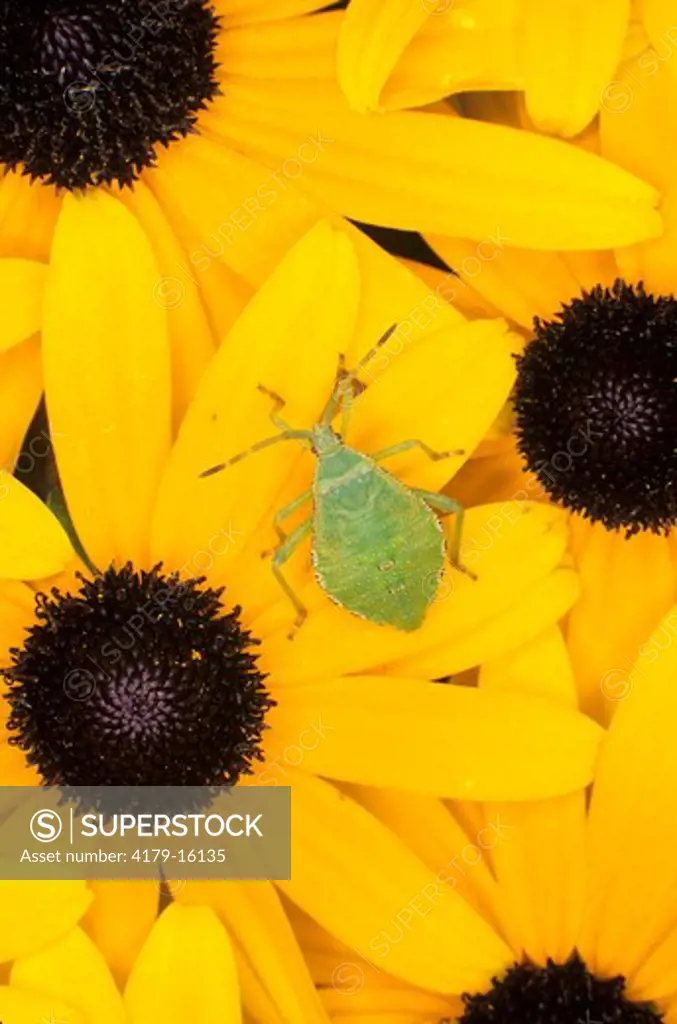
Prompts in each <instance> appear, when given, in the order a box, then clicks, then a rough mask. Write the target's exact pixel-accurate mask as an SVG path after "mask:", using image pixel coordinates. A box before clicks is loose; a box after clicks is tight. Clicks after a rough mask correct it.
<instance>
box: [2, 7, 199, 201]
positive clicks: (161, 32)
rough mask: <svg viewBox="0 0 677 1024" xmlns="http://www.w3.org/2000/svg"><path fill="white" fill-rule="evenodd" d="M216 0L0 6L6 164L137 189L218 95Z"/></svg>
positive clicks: (79, 184) (63, 184)
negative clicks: (161, 149) (159, 155)
mask: <svg viewBox="0 0 677 1024" xmlns="http://www.w3.org/2000/svg"><path fill="white" fill-rule="evenodd" d="M217 28H218V19H217V17H216V15H215V13H214V11H213V9H212V6H211V3H209V2H208V0H105V3H104V2H102V0H20V2H19V0H0V123H1V124H2V132H1V133H0V163H3V164H4V165H5V168H6V169H14V168H18V169H20V170H21V171H23V172H24V173H26V174H28V175H30V177H31V178H34V179H35V178H38V179H40V180H41V181H43V182H44V183H46V184H51V185H56V186H58V187H60V188H65V189H76V188H86V187H87V186H92V185H100V184H111V183H117V184H119V185H130V184H131V183H132V182H133V181H134V180H135V178H137V177H138V175H139V173H140V172H141V170H142V169H143V168H144V167H150V166H152V164H153V163H154V161H155V155H156V151H157V149H158V146H168V145H169V144H170V143H171V142H173V141H174V140H176V139H179V138H181V137H183V136H185V135H186V134H187V133H188V132H190V131H191V130H193V128H194V125H195V123H196V120H197V114H198V112H199V111H200V109H201V108H203V107H205V105H206V104H207V103H208V101H209V100H210V99H212V98H213V96H214V95H215V94H216V92H217V84H216V77H215V73H216V60H215V56H214V50H215V40H216V34H217Z"/></svg>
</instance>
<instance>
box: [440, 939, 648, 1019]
mask: <svg viewBox="0 0 677 1024" xmlns="http://www.w3.org/2000/svg"><path fill="white" fill-rule="evenodd" d="M463 1003H464V1005H465V1012H464V1013H463V1015H462V1016H461V1017H460V1018H459V1024H660V1022H661V1021H662V1020H663V1017H662V1015H661V1014H660V1013H658V1011H657V1010H656V1008H655V1007H654V1006H653V1005H652V1004H650V1003H637V1002H632V1001H631V1000H629V999H628V998H627V995H626V991H625V979H624V978H623V977H621V976H617V977H615V978H597V977H595V975H593V974H591V973H590V971H589V970H588V969H587V967H586V965H585V963H584V962H583V960H582V959H581V958H580V956H578V954H574V955H573V956H572V957H571V958H570V959H569V960H568V961H567V962H566V963H564V964H556V963H553V961H552V960H548V962H547V964H546V966H545V967H539V966H536V965H535V964H530V963H523V964H515V966H514V967H512V968H511V969H510V970H509V971H508V972H507V974H505V975H504V976H503V977H502V978H494V979H493V984H492V986H491V988H490V989H489V991H488V992H484V993H480V994H478V995H464V996H463Z"/></svg>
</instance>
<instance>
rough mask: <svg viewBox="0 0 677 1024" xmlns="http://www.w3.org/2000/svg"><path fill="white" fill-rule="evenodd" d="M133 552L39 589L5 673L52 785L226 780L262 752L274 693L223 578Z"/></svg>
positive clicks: (17, 728) (17, 713)
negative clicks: (74, 580)
mask: <svg viewBox="0 0 677 1024" xmlns="http://www.w3.org/2000/svg"><path fill="white" fill-rule="evenodd" d="M203 584H204V581H203V580H188V581H186V580H181V579H179V577H178V576H176V575H164V574H163V573H162V572H161V569H160V567H159V566H158V567H156V568H155V569H153V570H152V572H135V571H134V570H133V568H132V566H131V565H127V566H125V567H124V568H123V569H120V570H117V569H112V568H111V569H109V570H108V571H107V572H106V573H104V574H103V575H102V576H98V577H96V578H94V579H93V580H85V579H82V580H81V586H80V589H79V591H78V592H77V593H76V594H74V595H71V594H62V593H60V592H59V591H57V590H54V591H52V594H51V595H50V596H47V595H45V594H40V595H38V604H37V624H36V625H34V626H33V627H32V628H31V629H30V631H29V635H28V637H27V639H26V641H25V643H24V645H23V647H21V648H19V649H15V650H14V651H13V652H12V657H13V664H12V666H11V667H10V668H9V669H8V670H7V672H6V673H5V676H6V680H7V682H8V684H9V692H8V695H7V700H8V701H9V704H10V707H11V712H10V715H9V720H8V729H9V731H10V734H11V739H10V742H11V743H15V744H16V745H18V746H19V747H20V748H21V749H22V750H23V751H24V752H25V753H26V756H27V759H28V761H29V762H30V763H31V764H34V765H35V766H36V767H37V769H38V771H39V772H40V775H41V777H42V779H43V781H44V782H45V783H46V784H48V785H69V786H139V785H145V786H169V785H172V786H215V785H228V784H232V783H235V782H236V781H237V779H238V778H239V776H240V775H241V774H243V773H248V772H250V771H251V765H252V762H253V761H254V760H256V759H259V758H260V757H261V752H260V744H261V735H262V732H263V729H264V728H265V723H264V720H265V716H266V712H267V711H268V709H269V708H270V707H271V705H272V704H273V703H274V702H273V701H271V699H270V698H269V696H268V694H267V692H266V690H265V687H264V685H263V682H264V677H263V676H262V675H261V673H260V672H259V671H258V669H257V666H256V658H255V656H254V655H253V653H252V649H253V647H254V646H255V645H256V641H255V640H253V639H252V638H251V636H250V635H249V633H248V632H247V631H246V630H244V629H243V628H242V626H241V624H240V619H239V609H235V610H234V611H232V612H230V613H227V612H226V610H225V609H224V608H223V606H222V604H221V600H220V598H221V594H222V591H220V590H213V589H211V588H209V587H205V586H204V585H203Z"/></svg>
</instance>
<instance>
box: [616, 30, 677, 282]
mask: <svg viewBox="0 0 677 1024" xmlns="http://www.w3.org/2000/svg"><path fill="white" fill-rule="evenodd" d="M676 42H677V34H676ZM674 48H675V42H671V40H670V35H669V32H668V33H666V35H665V37H664V38H663V40H662V43H661V44H660V45H657V46H656V48H655V49H654V48H651V49H649V50H647V51H646V52H645V53H643V54H641V55H640V56H639V57H638V58H637V60H633V61H631V62H629V63H628V64H626V65H624V66H623V67H622V68H620V69H619V71H618V73H617V76H616V79H615V80H614V81H613V82H612V83H610V85H609V89H608V95H607V97H606V101H605V103H604V104H603V107H602V111H601V114H600V139H601V152H602V154H603V155H604V156H607V157H608V158H609V159H610V160H614V161H616V162H617V163H618V164H620V165H621V166H622V167H625V168H626V169H627V170H630V171H632V172H633V173H634V174H638V175H640V176H642V177H645V178H646V180H647V181H650V182H651V184H652V185H655V186H656V187H657V188H659V189H661V191H662V193H663V200H662V204H661V214H662V215H663V218H664V223H665V230H664V232H663V233H662V234H661V235H660V236H659V237H658V238H656V239H654V240H651V241H649V242H646V243H643V244H639V245H634V246H632V247H631V248H629V249H623V250H621V251H619V252H618V254H617V258H618V263H619V266H620V268H621V271H622V273H623V275H624V276H626V277H628V278H630V279H632V280H643V281H644V283H645V285H646V288H647V290H648V291H656V292H659V293H661V292H665V293H671V292H673V291H675V289H676V288H677V282H676V280H675V273H674V261H675V253H676V252H677V173H676V172H675V167H674V165H673V162H672V161H670V160H665V159H664V152H665V140H666V138H668V139H673V138H675V137H676V133H677V75H675V74H673V73H671V72H670V68H671V67H672V64H673V63H674V62H673V60H672V57H673V55H674Z"/></svg>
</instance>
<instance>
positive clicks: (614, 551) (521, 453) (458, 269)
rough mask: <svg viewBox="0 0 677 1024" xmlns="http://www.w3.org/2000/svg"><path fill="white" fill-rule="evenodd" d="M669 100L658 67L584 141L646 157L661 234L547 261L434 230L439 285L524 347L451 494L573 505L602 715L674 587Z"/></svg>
mask: <svg viewBox="0 0 677 1024" xmlns="http://www.w3.org/2000/svg"><path fill="white" fill-rule="evenodd" d="M666 67H667V65H666ZM671 97H672V100H674V99H675V98H676V97H677V91H676V89H675V86H674V84H673V81H672V79H671V77H670V76H669V75H668V73H667V70H665V69H664V70H663V71H662V72H661V73H659V74H656V76H655V78H652V79H649V80H647V83H646V90H645V91H640V90H637V93H636V95H635V98H634V100H633V103H632V105H631V106H630V107H629V108H628V109H627V110H625V111H624V112H620V111H619V112H611V111H609V110H607V111H603V112H602V115H601V117H600V119H599V125H598V127H595V129H594V130H591V131H590V132H588V134H587V136H586V139H585V141H584V142H583V143H581V144H584V145H590V146H593V147H595V148H597V149H600V150H601V151H602V152H605V153H608V154H611V153H612V152H613V156H614V159H616V160H618V161H619V162H621V163H624V164H625V165H626V166H628V167H633V168H634V169H637V166H638V163H640V162H641V163H642V167H643V173H645V174H646V175H647V176H648V178H649V179H650V180H652V181H653V182H654V183H656V184H657V185H658V186H659V187H660V188H661V189H662V191H663V194H664V197H665V198H664V211H665V214H666V231H665V234H664V235H663V236H662V237H661V239H660V240H657V241H655V242H648V243H644V244H642V245H638V246H631V247H627V248H624V249H619V250H615V251H609V250H602V251H600V252H596V253H592V252H591V253H580V252H579V253H565V252H561V253H550V254H547V255H545V254H543V253H538V252H535V251H534V250H530V249H520V248H517V247H514V246H512V245H511V244H510V243H509V242H505V244H500V245H499V244H494V245H486V246H484V247H481V248H480V247H478V246H477V245H475V244H472V243H469V242H466V241H465V240H462V239H451V238H449V237H446V238H442V237H440V236H430V237H429V241H430V242H431V244H432V245H433V247H434V248H435V249H436V251H437V252H438V253H439V254H440V255H441V256H442V257H443V258H444V259H445V260H446V261H447V263H448V265H449V266H451V267H453V268H454V270H455V274H454V275H447V276H446V277H444V276H442V275H437V276H436V272H434V271H430V272H426V277H427V279H428V280H429V283H431V284H433V280H435V281H436V285H435V286H436V287H437V288H438V289H439V294H440V295H441V296H446V297H447V298H448V299H450V300H451V301H452V302H456V303H458V304H459V305H460V307H461V308H465V309H467V310H468V311H469V312H471V314H472V315H473V316H477V315H484V316H486V315H494V314H496V313H501V314H502V315H504V316H506V317H507V318H508V319H509V320H510V321H512V322H513V323H514V324H516V325H517V326H519V327H520V328H521V329H522V330H523V331H524V332H525V334H526V337H527V338H528V339H529V340H530V342H531V344H528V345H527V347H526V349H525V351H524V353H523V355H522V357H521V358H520V360H519V368H518V377H517V383H516V387H515V391H514V396H513V398H514V400H513V405H512V411H510V410H508V411H507V414H506V417H505V419H504V420H503V421H502V422H501V424H499V425H498V428H497V429H498V433H500V432H501V431H503V432H504V434H505V435H508V434H509V432H510V430H511V426H512V427H514V431H515V432H514V434H513V442H509V441H507V442H506V441H504V443H503V444H501V442H496V444H495V445H494V447H493V448H490V447H486V446H485V448H484V450H483V452H482V454H483V456H484V458H482V459H481V460H480V461H479V462H477V463H476V470H477V475H476V477H474V468H473V467H474V466H475V463H471V464H469V465H468V466H467V467H464V470H463V471H462V473H461V474H460V477H459V478H457V481H456V483H455V485H454V486H455V488H456V493H457V496H459V497H461V498H462V499H463V500H467V501H479V500H482V501H486V500H489V499H492V500H496V499H497V498H499V497H504V498H509V497H524V496H526V495H529V496H531V497H533V498H539V497H540V498H546V499H547V498H549V499H550V500H552V501H554V502H555V503H557V504H559V505H560V506H561V507H564V508H566V509H568V510H569V511H570V512H571V513H572V516H571V528H572V533H571V548H570V550H571V552H572V555H573V557H574V559H575V564H576V566H577V568H578V570H579V572H580V574H581V582H582V593H581V598H580V600H579V601H578V602H577V604H576V605H575V607H574V609H573V610H572V612H571V615H570V617H569V620H568V625H567V636H568V641H569V643H570V645H571V653H572V658H573V661H574V665H575V668H576V675H577V679H578V682H579V687H580V693H581V699H582V701H583V706H584V707H585V708H586V709H587V710H588V711H590V712H591V713H594V714H595V715H599V716H602V717H605V716H608V715H609V714H610V713H612V712H613V709H614V706H615V700H614V698H613V695H612V694H610V693H607V692H605V689H606V684H605V683H604V680H605V678H606V675H605V673H606V671H607V669H608V667H609V665H610V664H611V665H614V666H622V665H624V664H625V661H626V660H627V659H628V658H630V657H631V656H632V652H633V651H634V650H635V649H636V647H637V645H638V643H639V642H640V641H641V639H642V637H643V636H644V635H645V634H646V633H647V632H648V631H650V630H651V629H652V628H653V626H654V625H655V624H656V622H657V621H658V619H659V618H660V617H661V616H662V615H663V613H664V612H665V610H666V609H667V608H668V607H669V606H670V605H671V604H672V601H673V600H674V598H675V593H676V582H677V581H676V579H675V575H674V569H673V564H674V561H673V552H674V526H675V523H676V522H677V520H676V518H675V511H676V507H675V505H674V497H673V494H674V489H675V486H677V484H676V481H675V476H674V468H673V459H674V451H673V449H674V447H675V442H676V440H677V438H676V437H675V434H674V426H673V424H674V416H673V412H672V410H673V408H674V406H673V402H674V398H673V390H674V387H675V385H674V380H675V377H676V376H677V374H675V372H674V370H673V367H672V359H673V356H672V352H673V348H674V345H675V337H676V335H675V331H676V330H677V318H676V310H677V307H676V306H675V301H674V298H673V296H674V293H675V291H677V277H676V276H675V273H674V253H675V251H676V250H675V238H676V235H675V231H676V224H675V217H674V213H673V212H672V210H673V208H674V184H673V182H672V180H671V179H672V178H673V177H674V175H673V172H672V170H671V168H670V167H669V166H668V165H666V163H665V161H664V160H663V158H662V155H661V154H662V147H663V145H664V138H665V132H666V131H667V132H668V133H670V132H671V131H672V128H671V127H670V125H671V122H670V121H669V120H668V121H667V122H663V123H661V124H659V122H658V120H657V111H658V110H659V109H660V110H665V111H667V110H669V109H670V102H671V99H670V98H671ZM465 102H466V103H467V104H468V105H469V106H470V107H471V108H472V109H473V110H474V111H475V113H476V114H479V113H480V112H481V113H482V114H483V116H487V117H490V118H500V119H501V120H506V121H509V122H511V123H516V122H517V120H518V119H520V118H521V119H522V122H524V112H523V111H522V112H521V113H520V105H519V100H518V99H517V98H516V97H515V96H506V95H504V96H503V97H502V98H501V99H500V100H499V99H497V97H496V96H494V95H493V94H491V95H490V94H484V95H482V96H475V97H468V98H466V100H465ZM665 123H667V125H668V127H667V128H665V127H664V124H665ZM532 130H533V127H532ZM638 140H640V141H639V143H638ZM572 145H573V144H572ZM638 153H641V156H638V155H637V154H638ZM535 318H537V322H536V324H535V326H534V319H535ZM523 471H526V475H523ZM640 595H641V599H640Z"/></svg>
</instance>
